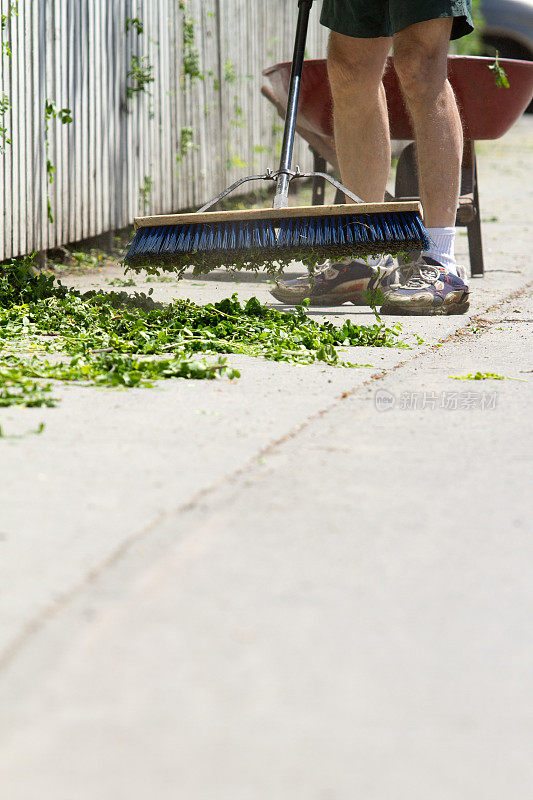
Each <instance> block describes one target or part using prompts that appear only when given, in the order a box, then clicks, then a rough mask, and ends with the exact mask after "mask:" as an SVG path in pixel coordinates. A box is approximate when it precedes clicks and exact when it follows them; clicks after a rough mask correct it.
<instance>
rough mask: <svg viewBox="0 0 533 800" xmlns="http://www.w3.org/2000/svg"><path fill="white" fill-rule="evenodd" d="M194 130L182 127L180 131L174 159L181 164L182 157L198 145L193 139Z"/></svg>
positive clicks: (196, 148)
mask: <svg viewBox="0 0 533 800" xmlns="http://www.w3.org/2000/svg"><path fill="white" fill-rule="evenodd" d="M193 136H194V131H193V129H192V128H182V129H181V132H180V143H179V150H178V152H177V153H176V161H177V163H178V164H181V162H182V161H183V159H184V158H186V156H187V155H188V154H189V153H190V152H191V151H192V150H198V145H197V144H194V141H193Z"/></svg>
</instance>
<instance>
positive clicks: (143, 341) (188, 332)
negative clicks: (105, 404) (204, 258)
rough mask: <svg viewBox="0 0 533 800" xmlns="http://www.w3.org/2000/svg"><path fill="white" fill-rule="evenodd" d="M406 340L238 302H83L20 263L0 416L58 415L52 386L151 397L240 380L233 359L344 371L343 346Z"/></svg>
mask: <svg viewBox="0 0 533 800" xmlns="http://www.w3.org/2000/svg"><path fill="white" fill-rule="evenodd" d="M399 330H400V329H399V326H396V327H394V328H388V327H385V326H384V325H383V324H382V323H381V320H379V319H378V318H377V319H376V323H375V324H374V325H369V326H360V325H353V324H352V323H351V322H350V321H347V322H346V323H344V325H342V326H341V327H336V326H335V325H333V324H331V323H329V322H324V323H321V322H316V321H314V320H313V319H311V318H310V317H309V316H308V315H307V313H306V310H305V308H303V307H298V308H296V309H295V311H294V312H285V311H278V310H276V309H274V308H269V307H268V306H266V305H263V304H262V303H260V302H259V301H258V300H257V299H256V298H252V299H250V300H248V302H247V303H245V304H242V303H240V301H239V300H238V298H237V296H236V295H233V296H232V297H229V298H226V299H224V300H221V301H220V302H218V303H213V304H208V305H205V306H201V305H197V304H196V303H193V302H192V301H190V300H178V301H176V302H175V303H172V304H170V305H159V304H156V303H154V302H153V300H152V299H151V298H150V297H148V296H147V295H145V294H139V293H135V294H133V295H128V294H127V293H126V292H120V293H116V292H102V291H99V292H88V293H86V294H84V295H80V294H79V293H77V292H75V291H69V290H68V289H66V288H65V287H64V286H62V285H61V284H56V283H55V280H54V278H53V277H51V276H46V275H43V274H37V275H35V274H33V273H32V271H31V259H19V260H13V261H12V262H11V264H10V265H8V266H6V267H4V268H3V272H2V273H1V275H0V406H10V405H26V406H52V405H55V403H56V402H57V397H56V396H55V393H56V390H57V388H58V387H57V386H53V385H52V384H51V383H50V381H62V382H64V383H78V384H85V385H89V384H90V385H96V386H107V387H140V386H144V387H147V386H153V384H154V382H155V381H157V380H167V379H169V378H195V379H201V378H205V379H208V378H215V377H218V376H221V375H225V376H226V377H228V378H237V377H239V372H238V371H237V370H235V369H232V368H231V367H229V366H228V365H227V362H226V357H225V356H226V355H227V354H230V353H232V354H244V355H248V356H255V357H262V358H266V359H270V360H274V361H288V362H291V363H297V364H310V363H313V362H316V361H322V362H324V363H326V364H330V365H337V366H355V365H350V364H348V363H347V362H344V361H342V359H341V357H340V355H339V351H338V349H337V348H338V347H339V346H342V345H344V346H348V345H350V346H353V345H363V346H380V347H391V346H405V345H403V344H402V342H401V341H400V339H399ZM212 356H215V357H216V358H215V359H213V358H209V357H212Z"/></svg>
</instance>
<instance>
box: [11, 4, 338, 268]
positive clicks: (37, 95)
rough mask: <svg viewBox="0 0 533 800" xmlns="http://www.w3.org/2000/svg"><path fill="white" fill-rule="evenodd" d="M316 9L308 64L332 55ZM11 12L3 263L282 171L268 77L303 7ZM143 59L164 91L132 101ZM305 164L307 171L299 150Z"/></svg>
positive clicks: (93, 7) (25, 7)
mask: <svg viewBox="0 0 533 800" xmlns="http://www.w3.org/2000/svg"><path fill="white" fill-rule="evenodd" d="M317 6H318V4H317ZM318 11H319V9H318V8H313V15H312V21H311V26H310V31H309V42H308V48H307V49H308V55H309V56H310V57H313V56H320V55H323V53H324V50H325V44H326V34H327V32H326V31H325V30H324V29H322V28H321V27H320V25H319V24H318ZM0 14H1V15H2V20H3V27H2V31H1V37H2V39H1V44H2V52H1V56H0V100H2V98H3V96H4V95H5V96H6V98H8V102H9V106H10V108H8V109H7V111H6V113H5V114H4V115H3V117H2V116H0V130H1V127H2V125H4V126H5V128H6V134H5V136H6V137H8V138H10V139H11V144H9V143H7V141H3V139H2V137H1V136H0V150H3V152H0V260H3V259H6V258H9V257H11V256H15V255H19V254H21V253H26V252H30V251H31V250H42V249H48V248H51V247H54V246H56V245H58V244H62V243H63V244H65V243H68V242H69V241H76V240H79V239H81V238H85V237H87V236H93V235H97V234H100V233H103V232H105V231H107V230H112V229H115V228H120V227H123V226H125V225H127V224H128V223H129V222H130V221H131V219H132V217H133V216H134V215H136V214H138V213H139V212H146V213H151V214H152V213H165V212H171V211H176V210H178V209H182V208H191V207H194V206H197V205H200V204H201V203H203V202H205V201H206V200H207V199H208V198H209V197H210V196H211V195H213V194H216V193H217V192H218V191H219V190H220V189H222V188H223V187H224V186H225V185H227V184H229V183H231V182H232V181H234V180H236V179H237V178H238V177H240V176H243V175H245V174H247V173H249V172H256V171H260V170H263V169H264V168H265V167H275V166H276V162H277V158H278V152H279V142H280V139H281V132H280V125H279V120H278V119H277V118H276V116H275V114H274V112H273V110H272V109H271V108H270V107H269V106H268V104H267V103H266V101H265V100H264V99H263V98H262V97H261V95H260V91H259V90H260V86H261V70H262V69H263V68H264V67H265V66H268V65H270V64H272V63H275V62H276V61H280V60H288V59H289V58H290V57H291V55H292V47H293V36H294V28H295V23H296V15H297V3H296V0H253V2H250V0H19V1H18V3H16V2H14V0H0ZM127 20H130V22H129V23H127ZM140 26H142V32H141V27H140ZM127 27H128V28H129V30H127ZM134 56H137V57H138V58H139V59H141V61H140V62H139V67H140V68H141V70H142V69H144V68H146V70H147V73H146V75H145V77H148V78H153V81H152V82H149V83H146V84H145V85H144V91H136V92H133V93H132V96H131V97H127V87H128V86H129V87H130V88H135V87H136V83H135V77H134V76H132V75H131V71H132V58H133V57H134ZM143 58H144V59H145V61H142V59H143ZM128 73H130V74H129V75H128ZM47 102H48V103H53V104H54V111H53V112H51V113H50V114H49V119H48V120H46V119H45V106H46V103H47ZM61 109H70V111H71V115H72V122H68V121H65V123H63V122H62V121H61V119H60V115H59V113H58V112H60V110H61ZM54 113H55V114H56V116H54ZM2 120H3V122H2ZM47 127H48V130H47V131H46V128H47ZM295 161H298V163H301V164H302V166H309V154H308V152H307V151H306V149H305V148H304V147H303V146H302V145H301V144H298V145H297V147H296V150H295ZM52 219H53V221H52Z"/></svg>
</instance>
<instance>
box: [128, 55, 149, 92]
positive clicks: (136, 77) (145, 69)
mask: <svg viewBox="0 0 533 800" xmlns="http://www.w3.org/2000/svg"><path fill="white" fill-rule="evenodd" d="M152 70H153V67H152V65H151V64H150V61H149V60H148V57H147V56H135V55H133V56H132V57H131V64H130V69H129V71H128V73H127V76H126V78H127V80H129V81H131V83H129V84H128V85H127V86H126V97H127V98H128V100H131V99H132V97H135V95H136V94H139V93H142V92H147V93H149V92H148V89H147V88H146V87H147V86H148V85H149V84H150V83H153V82H154V77H153V75H152Z"/></svg>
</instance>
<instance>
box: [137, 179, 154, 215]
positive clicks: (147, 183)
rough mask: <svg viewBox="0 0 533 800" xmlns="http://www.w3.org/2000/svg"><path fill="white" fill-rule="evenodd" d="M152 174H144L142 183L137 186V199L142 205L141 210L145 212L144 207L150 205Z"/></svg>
mask: <svg viewBox="0 0 533 800" xmlns="http://www.w3.org/2000/svg"><path fill="white" fill-rule="evenodd" d="M152 186H153V182H152V176H151V175H145V176H144V179H143V182H142V184H141V185H140V186H139V201H140V205H141V206H142V211H143V212H145V213H146V209H147V208H148V206H149V205H150V195H151V193H152Z"/></svg>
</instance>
